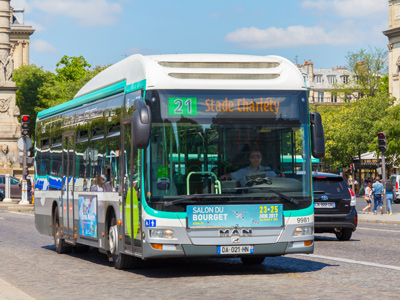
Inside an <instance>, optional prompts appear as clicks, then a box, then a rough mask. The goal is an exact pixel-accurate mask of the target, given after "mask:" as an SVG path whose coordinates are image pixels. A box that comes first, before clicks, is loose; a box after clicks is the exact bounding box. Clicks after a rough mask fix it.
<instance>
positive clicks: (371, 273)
mask: <svg viewBox="0 0 400 300" xmlns="http://www.w3.org/2000/svg"><path fill="white" fill-rule="evenodd" d="M399 241H400V226H398V225H389V224H386V225H385V224H373V223H362V224H360V225H359V228H358V230H357V231H356V232H355V233H354V234H353V237H352V239H351V240H350V241H348V242H339V241H337V240H336V238H335V237H334V235H332V234H318V235H316V241H315V252H314V254H313V255H288V256H284V257H273V258H267V259H266V261H265V262H264V264H262V265H258V266H246V265H243V264H242V263H241V262H240V260H239V259H193V260H189V259H174V260H161V261H160V260H158V261H152V262H149V263H148V264H147V265H146V267H143V268H141V269H137V270H129V271H118V270H115V269H114V268H113V267H112V265H111V263H110V262H108V260H107V259H106V257H105V256H104V255H102V254H100V253H98V251H97V250H96V249H91V250H90V251H89V253H73V254H66V255H59V254H57V253H56V252H55V248H54V246H53V239H52V238H51V237H47V236H42V235H40V234H38V233H37V232H36V229H35V226H34V217H33V214H32V213H12V212H9V211H6V210H0V278H1V279H3V280H5V281H7V282H8V283H10V284H12V285H14V286H15V287H17V288H18V289H20V290H22V291H23V292H25V293H26V294H28V295H29V296H31V297H33V298H35V299H38V300H39V299H69V300H70V299H283V298H285V299H363V300H364V299H400V283H399V278H400V259H399V257H400V247H399V244H400V242H399ZM0 299H1V297H0Z"/></svg>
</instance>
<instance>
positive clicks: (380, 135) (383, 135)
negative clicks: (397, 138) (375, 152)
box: [378, 132, 387, 214]
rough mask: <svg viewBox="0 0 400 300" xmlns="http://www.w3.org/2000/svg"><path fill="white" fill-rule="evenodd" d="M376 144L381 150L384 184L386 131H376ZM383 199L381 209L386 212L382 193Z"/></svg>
mask: <svg viewBox="0 0 400 300" xmlns="http://www.w3.org/2000/svg"><path fill="white" fill-rule="evenodd" d="M378 146H379V151H381V152H382V184H383V186H384V187H385V186H386V160H385V152H386V133H385V132H378ZM382 201H383V205H382V207H383V211H384V213H385V214H386V213H387V203H386V195H385V196H384V195H382Z"/></svg>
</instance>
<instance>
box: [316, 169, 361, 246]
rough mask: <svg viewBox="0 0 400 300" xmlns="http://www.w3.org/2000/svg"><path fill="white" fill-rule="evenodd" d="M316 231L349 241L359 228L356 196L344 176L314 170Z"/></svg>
mask: <svg viewBox="0 0 400 300" xmlns="http://www.w3.org/2000/svg"><path fill="white" fill-rule="evenodd" d="M313 189H314V218H315V219H314V231H315V233H322V232H331V233H334V234H335V235H336V237H337V239H338V240H340V241H348V240H349V239H350V238H351V235H352V234H353V231H355V230H356V228H357V210H356V196H355V194H354V193H353V191H352V190H351V189H350V188H349V186H348V184H347V183H346V181H345V180H344V179H343V177H342V176H340V175H336V174H329V173H320V172H313Z"/></svg>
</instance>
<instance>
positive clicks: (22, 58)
mask: <svg viewBox="0 0 400 300" xmlns="http://www.w3.org/2000/svg"><path fill="white" fill-rule="evenodd" d="M23 15H24V10H23V9H12V8H11V7H10V0H0V128H1V130H0V149H1V151H0V173H1V174H5V173H8V174H12V173H13V170H15V169H16V168H19V167H20V164H19V162H18V156H19V155H18V153H19V150H18V147H17V141H18V138H19V137H20V136H21V129H20V123H19V121H18V117H19V115H20V110H19V108H18V107H17V105H16V99H15V92H16V91H17V89H18V87H17V86H16V85H15V82H13V81H12V76H13V72H14V69H15V68H17V67H19V66H21V65H23V64H28V63H29V36H30V35H31V34H32V33H33V32H34V30H33V29H32V27H31V26H25V25H24V18H23Z"/></svg>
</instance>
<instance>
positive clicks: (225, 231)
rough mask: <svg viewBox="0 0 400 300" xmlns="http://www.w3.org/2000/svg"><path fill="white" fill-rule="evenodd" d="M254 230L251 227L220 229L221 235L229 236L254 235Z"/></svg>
mask: <svg viewBox="0 0 400 300" xmlns="http://www.w3.org/2000/svg"><path fill="white" fill-rule="evenodd" d="M252 235H253V231H252V230H251V229H237V228H235V229H231V230H229V229H220V230H219V236H221V237H229V236H252Z"/></svg>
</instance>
